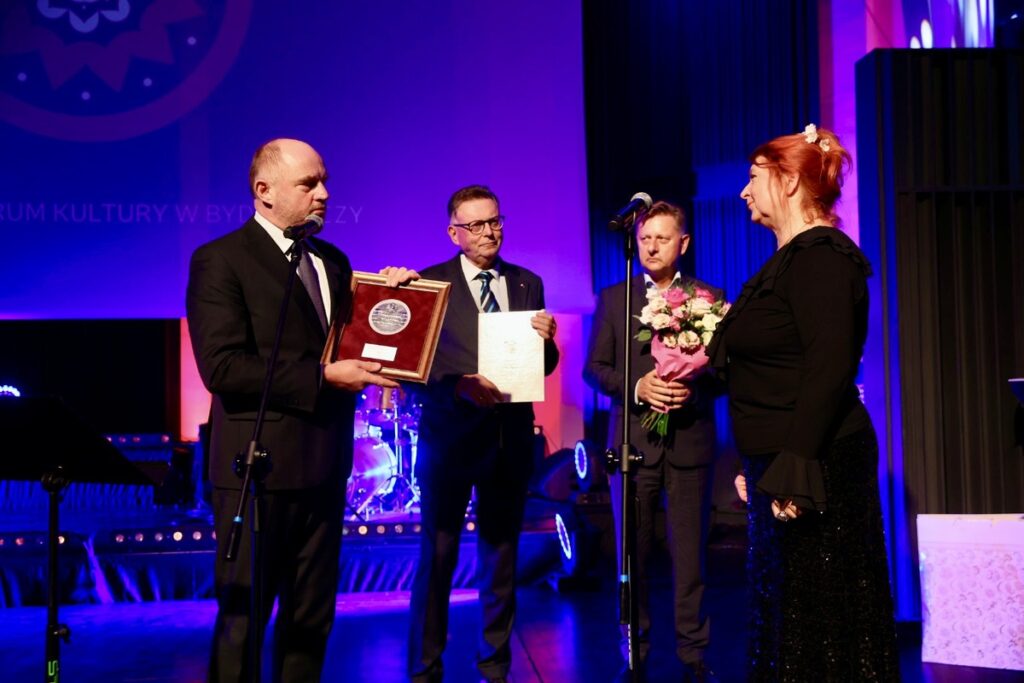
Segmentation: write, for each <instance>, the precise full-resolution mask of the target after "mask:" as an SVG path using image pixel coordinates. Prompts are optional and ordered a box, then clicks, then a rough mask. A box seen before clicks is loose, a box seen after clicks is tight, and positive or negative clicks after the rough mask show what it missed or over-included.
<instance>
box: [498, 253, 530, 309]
mask: <svg viewBox="0 0 1024 683" xmlns="http://www.w3.org/2000/svg"><path fill="white" fill-rule="evenodd" d="M502 267H503V268H504V270H503V272H502V274H503V275H504V277H505V290H506V291H507V292H508V310H510V311H525V310H526V309H527V304H528V302H529V295H530V292H529V289H530V287H529V285H527V283H526V281H525V280H523V274H522V272H520V270H519V269H518V268H516V267H515V266H510V265H508V264H507V263H503V264H502Z"/></svg>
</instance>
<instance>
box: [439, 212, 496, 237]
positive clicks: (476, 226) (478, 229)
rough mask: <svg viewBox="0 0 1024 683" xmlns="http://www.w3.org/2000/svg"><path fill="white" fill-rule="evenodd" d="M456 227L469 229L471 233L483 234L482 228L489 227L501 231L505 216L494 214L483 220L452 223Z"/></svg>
mask: <svg viewBox="0 0 1024 683" xmlns="http://www.w3.org/2000/svg"><path fill="white" fill-rule="evenodd" d="M452 225H454V226H455V227H456V228H462V229H463V230H469V232H470V234H471V235H480V234H483V231H484V228H486V227H490V228H491V231H492V232H501V229H502V228H503V227H505V217H504V216H495V217H494V218H488V219H487V220H483V221H473V222H472V223H452Z"/></svg>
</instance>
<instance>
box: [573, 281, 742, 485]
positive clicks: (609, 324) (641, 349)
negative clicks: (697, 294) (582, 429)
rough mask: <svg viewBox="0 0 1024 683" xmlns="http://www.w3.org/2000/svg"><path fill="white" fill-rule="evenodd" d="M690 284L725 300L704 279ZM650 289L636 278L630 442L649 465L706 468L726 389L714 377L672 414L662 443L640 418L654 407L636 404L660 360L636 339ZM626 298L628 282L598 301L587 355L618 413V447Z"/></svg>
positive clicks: (613, 437)
mask: <svg viewBox="0 0 1024 683" xmlns="http://www.w3.org/2000/svg"><path fill="white" fill-rule="evenodd" d="M683 281H684V283H690V284H695V285H697V286H699V287H703V288H705V289H708V290H710V291H711V292H712V293H713V294H714V295H715V296H716V297H718V298H721V297H722V296H723V293H722V290H720V289H717V288H715V287H711V286H709V285H707V284H705V283H703V282H700V281H699V280H696V279H694V278H691V277H687V276H683ZM646 292H647V288H646V285H645V284H644V277H643V275H637V276H634V277H633V281H632V299H633V316H634V317H633V318H632V320H631V323H632V324H631V325H630V330H629V338H630V340H631V341H630V345H629V349H630V379H629V392H630V398H629V414H630V417H629V424H630V427H629V429H630V441H631V442H632V444H633V445H634V446H635V447H636V448H637V449H639V450H640V451H641V452H642V453H643V454H644V456H645V461H644V464H645V465H649V466H651V465H656V464H658V463H659V462H661V459H662V457H667V458H668V460H669V462H670V463H672V464H673V465H676V466H678V467H694V466H697V465H706V464H708V463H710V462H711V459H712V458H713V456H714V447H715V421H714V413H713V410H714V405H713V404H714V398H715V396H716V395H717V394H718V393H720V391H721V390H720V388H719V387H718V385H717V383H716V382H715V381H714V380H713V379H712V378H711V377H710V376H702V377H701V378H698V379H697V381H695V382H693V383H692V384H691V387H693V389H694V390H695V394H694V398H693V399H692V400H691V401H690V402H688V403H687V404H686V405H684V406H683V407H682V408H679V409H677V410H673V411H672V412H671V413H670V415H671V418H670V421H669V433H668V438H667V439H666V440H665V441H664V442H663V443H662V442H659V441H658V439H657V438H655V436H653V435H652V434H651V433H650V432H648V431H647V430H646V429H645V428H644V427H643V426H642V425H641V424H640V420H641V419H642V418H643V415H644V413H645V412H646V411H647V408H648V406H646V405H638V404H637V403H636V402H635V401H634V400H633V396H634V393H633V392H634V390H635V388H636V383H637V382H638V381H639V380H640V378H641V377H642V376H644V375H646V374H647V373H648V372H650V371H651V370H653V369H654V357H653V356H652V355H651V343H650V342H645V343H641V342H638V341H636V340H635V336H636V333H637V332H638V331H639V330H640V328H641V325H640V321H639V320H638V319H637V317H636V316H639V315H640V311H641V310H642V309H643V307H644V304H646V303H647V298H646ZM625 298H626V284H625V283H624V282H620V283H618V284H617V285H612V286H611V287H608V288H607V289H605V290H604V291H602V292H601V295H600V297H599V300H598V305H597V312H596V314H595V316H594V323H593V328H592V329H591V334H590V344H589V348H588V352H587V363H586V367H585V369H584V377H585V379H586V380H587V384H589V385H590V386H591V387H593V388H594V389H596V390H597V391H600V392H601V393H602V394H605V395H607V396H610V397H612V412H611V417H610V423H609V429H608V432H609V439H608V446H609V447H613V448H616V447H618V444H619V443H620V442H621V441H622V375H623V365H625V363H624V362H623V360H622V340H623V337H624V336H625V332H624V327H625V320H624V315H625V310H624V309H625Z"/></svg>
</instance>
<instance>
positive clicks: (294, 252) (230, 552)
mask: <svg viewBox="0 0 1024 683" xmlns="http://www.w3.org/2000/svg"><path fill="white" fill-rule="evenodd" d="M304 239H305V237H303V239H302V240H296V241H295V245H294V246H293V247H292V248H291V249H290V250H289V253H288V259H289V262H290V263H289V265H290V268H289V270H288V281H287V283H286V284H285V288H284V297H283V298H282V300H281V311H280V313H278V316H277V329H276V331H275V332H274V345H273V346H272V347H271V350H270V359H269V360H268V362H267V374H266V377H264V379H263V390H262V392H261V394H260V405H259V409H258V410H257V412H256V423H255V424H254V425H253V429H252V438H251V439H250V440H249V445H248V446H247V447H246V450H245V453H239V454H238V456H237V457H236V458H235V473H236V474H237V475H238V476H239V477H240V478H241V479H242V490H241V495H240V496H239V498H238V507H237V508H236V510H235V516H234V518H232V520H231V532H230V535H229V536H228V543H227V548H226V550H225V552H224V559H225V561H227V562H234V561H235V559H237V557H238V547H239V544H240V543H241V540H242V523H243V521H244V518H245V508H246V504H247V503H248V502H249V497H250V496H251V497H252V520H251V524H250V529H251V534H250V537H251V539H252V541H251V545H252V548H251V551H252V552H251V555H252V567H251V572H250V573H251V577H250V578H251V581H252V587H251V589H250V591H249V630H250V634H251V636H250V637H251V640H250V642H249V666H250V671H249V673H250V679H249V680H251V681H253V683H260V678H261V676H262V669H263V667H262V656H261V654H262V650H263V544H262V542H261V540H260V533H261V530H260V526H261V525H260V506H261V496H262V493H263V478H264V477H266V475H267V472H269V471H270V467H271V463H270V454H269V453H268V452H267V450H266V449H265V448H263V446H262V445H261V444H260V436H261V435H262V434H263V421H264V418H265V417H266V414H267V403H268V402H269V400H270V389H271V387H272V386H273V384H274V369H275V367H276V366H277V355H278V351H280V349H281V338H282V336H283V335H284V323H285V319H286V318H287V316H288V304H289V302H290V301H291V297H292V290H293V289H294V288H295V276H296V274H297V273H298V269H299V259H300V258H301V257H302V251H301V250H300V249H298V248H297V247H298V245H299V244H300V243H301V242H302V241H303V240H304Z"/></svg>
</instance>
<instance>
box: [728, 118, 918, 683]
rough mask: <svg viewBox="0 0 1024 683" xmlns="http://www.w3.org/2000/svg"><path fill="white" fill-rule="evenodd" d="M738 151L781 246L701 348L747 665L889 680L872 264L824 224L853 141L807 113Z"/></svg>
mask: <svg viewBox="0 0 1024 683" xmlns="http://www.w3.org/2000/svg"><path fill="white" fill-rule="evenodd" d="M750 160H751V162H752V164H751V166H750V182H748V183H747V186H746V187H744V188H743V192H742V193H741V194H740V197H741V198H742V199H743V200H744V201H746V203H747V207H748V208H749V209H750V214H751V219H752V220H753V221H754V222H755V223H760V224H761V225H763V226H765V227H767V228H768V229H770V230H771V231H772V232H774V233H775V237H776V239H777V240H778V250H777V251H776V252H775V254H774V255H773V256H772V257H771V258H770V259H769V260H768V262H767V263H765V265H764V266H763V267H762V268H761V270H760V272H758V273H757V275H755V276H754V277H753V278H751V279H750V280H749V281H748V282H747V283H746V284H745V285H744V286H743V290H742V292H741V294H740V296H739V298H738V299H737V300H736V303H735V304H734V305H733V307H732V310H731V311H730V312H729V314H728V315H727V316H726V318H725V319H724V320H723V321H722V322H721V323H720V325H719V327H718V330H717V332H716V335H715V339H714V341H713V342H712V344H711V345H710V347H709V349H708V355H709V356H710V357H711V359H712V363H713V365H714V367H716V368H717V369H718V370H719V371H720V372H722V373H723V374H724V376H725V378H726V379H727V381H728V385H729V406H730V413H731V415H732V421H733V430H734V433H735V437H736V445H737V447H738V448H739V450H740V453H741V456H742V459H743V466H744V474H743V477H744V478H745V481H743V482H742V483H743V484H744V485H745V493H746V499H747V509H748V533H749V537H750V550H749V554H748V558H747V569H748V573H749V577H750V581H751V588H752V609H751V619H750V624H749V627H750V628H749V648H748V655H749V666H750V680H756V681H766V680H771V681H891V680H896V679H898V677H899V667H898V662H897V652H896V644H895V623H894V620H893V604H892V598H891V595H890V589H889V575H888V568H887V564H886V555H885V539H884V535H883V530H882V513H881V506H880V501H879V494H878V475H877V471H876V466H877V462H878V445H877V443H876V441H875V433H874V429H873V428H872V426H871V420H870V418H869V417H868V413H867V411H866V410H865V409H864V405H863V404H862V403H861V401H860V398H859V395H858V391H857V387H856V385H855V384H854V378H855V377H856V375H857V369H858V365H859V362H860V357H861V353H862V352H863V349H864V340H865V337H866V336H867V319H868V293H867V283H866V279H867V277H868V275H869V274H870V266H869V264H868V262H867V260H866V259H865V257H864V255H863V254H862V253H861V251H860V249H858V248H857V245H856V244H854V243H853V241H852V240H850V238H849V237H847V236H846V235H845V234H843V233H842V232H841V231H840V230H839V229H838V228H837V227H836V225H837V224H838V219H837V217H836V214H835V204H836V201H837V200H838V199H839V194H840V187H841V185H842V181H843V174H844V172H845V171H846V169H847V168H849V165H850V155H849V153H847V151H846V150H845V149H843V147H842V145H841V144H840V142H839V140H838V138H836V136H835V134H833V133H832V132H830V131H827V130H824V129H818V128H815V127H814V126H813V125H810V126H808V127H807V128H806V129H805V130H804V132H803V133H799V134H796V135H784V136H782V137H778V138H775V139H774V140H771V141H770V142H767V143H765V144H763V145H761V146H760V147H758V148H757V149H755V150H754V152H753V154H751V156H750Z"/></svg>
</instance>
